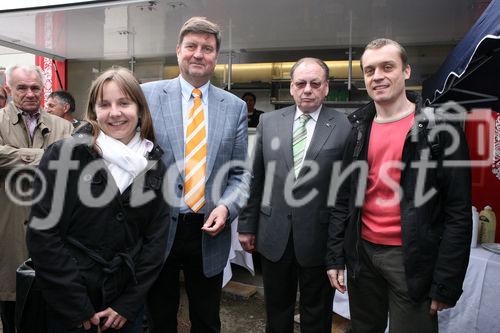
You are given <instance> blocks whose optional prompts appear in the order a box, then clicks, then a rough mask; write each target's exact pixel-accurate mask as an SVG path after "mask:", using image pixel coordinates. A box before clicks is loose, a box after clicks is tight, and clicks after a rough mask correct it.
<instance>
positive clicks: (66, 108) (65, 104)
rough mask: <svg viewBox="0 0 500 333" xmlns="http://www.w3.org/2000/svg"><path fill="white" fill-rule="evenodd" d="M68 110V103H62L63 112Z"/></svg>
mask: <svg viewBox="0 0 500 333" xmlns="http://www.w3.org/2000/svg"><path fill="white" fill-rule="evenodd" d="M68 112H69V104H68V103H64V113H68Z"/></svg>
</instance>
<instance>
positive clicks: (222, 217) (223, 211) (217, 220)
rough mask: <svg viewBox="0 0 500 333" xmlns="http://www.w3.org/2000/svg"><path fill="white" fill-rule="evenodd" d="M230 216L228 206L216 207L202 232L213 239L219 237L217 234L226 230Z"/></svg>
mask: <svg viewBox="0 0 500 333" xmlns="http://www.w3.org/2000/svg"><path fill="white" fill-rule="evenodd" d="M228 216H229V210H228V209H227V208H226V206H224V205H219V206H217V207H215V208H214V210H213V211H212V212H211V213H210V215H209V216H208V219H207V221H206V222H205V224H204V225H203V227H201V230H203V231H204V232H206V233H207V234H209V235H210V236H212V237H215V236H217V234H218V233H219V232H221V231H222V230H223V229H224V227H225V225H226V220H227V217H228Z"/></svg>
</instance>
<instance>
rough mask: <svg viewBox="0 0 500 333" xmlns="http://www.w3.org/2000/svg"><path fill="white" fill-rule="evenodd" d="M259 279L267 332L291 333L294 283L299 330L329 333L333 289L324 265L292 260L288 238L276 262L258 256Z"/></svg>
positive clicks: (290, 243) (291, 246)
mask: <svg viewBox="0 0 500 333" xmlns="http://www.w3.org/2000/svg"><path fill="white" fill-rule="evenodd" d="M262 276H263V280H264V298H265V302H266V314H267V323H266V332H267V333H293V315H294V310H295V300H296V296H297V283H298V285H299V291H300V299H299V312H300V331H301V332H302V333H330V332H331V328H332V304H333V289H332V287H331V285H330V282H329V280H328V277H327V275H326V269H325V267H324V266H319V267H302V266H300V265H299V264H298V262H297V259H296V257H295V252H294V249H293V241H292V239H291V236H290V239H289V240H288V244H287V248H286V250H285V253H284V254H283V257H282V258H281V259H280V260H278V261H277V262H272V261H269V260H267V259H266V258H265V257H262Z"/></svg>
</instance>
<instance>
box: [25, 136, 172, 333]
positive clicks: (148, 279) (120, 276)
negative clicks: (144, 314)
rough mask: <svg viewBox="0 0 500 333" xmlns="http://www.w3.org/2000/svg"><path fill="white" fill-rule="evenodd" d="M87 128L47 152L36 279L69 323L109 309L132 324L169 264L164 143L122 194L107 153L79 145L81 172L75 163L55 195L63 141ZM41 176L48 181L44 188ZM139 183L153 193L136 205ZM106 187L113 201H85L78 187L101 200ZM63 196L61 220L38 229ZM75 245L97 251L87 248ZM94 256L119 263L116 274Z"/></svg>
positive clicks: (32, 230)
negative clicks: (92, 203) (107, 163)
mask: <svg viewBox="0 0 500 333" xmlns="http://www.w3.org/2000/svg"><path fill="white" fill-rule="evenodd" d="M88 129H89V126H85V127H84V129H83V130H80V129H79V131H78V132H77V133H76V134H75V135H74V136H73V137H72V138H69V139H66V140H61V141H58V142H56V143H54V144H53V145H51V146H49V147H48V148H47V150H46V152H45V153H44V155H43V158H42V160H41V163H40V166H39V171H40V173H39V174H38V175H37V177H36V178H35V181H34V193H35V197H36V196H37V195H38V194H40V193H41V199H40V200H39V201H38V202H35V203H34V205H33V207H32V210H31V216H30V227H29V228H28V232H27V245H28V249H29V252H30V255H31V257H32V259H33V262H34V265H35V270H36V278H37V283H38V284H39V286H40V287H41V289H42V292H43V296H44V298H45V300H46V301H47V304H48V306H49V310H50V311H51V312H53V313H54V314H55V315H56V316H57V318H61V322H62V323H64V324H65V325H66V326H67V327H68V328H69V327H75V326H77V325H79V324H80V323H81V322H82V321H84V320H87V319H89V318H90V317H91V316H92V315H93V314H94V313H95V312H98V311H101V310H103V309H105V308H106V307H108V306H110V307H112V308H113V309H114V310H115V311H117V312H118V313H119V314H120V315H122V316H124V317H125V318H127V319H128V320H129V321H133V320H134V319H135V317H136V315H137V313H138V311H139V310H140V309H141V307H142V306H143V304H144V300H145V296H146V293H147V292H148V290H149V288H150V287H151V285H152V284H153V282H154V281H155V279H156V277H157V276H158V274H159V272H160V270H161V267H162V264H163V262H164V257H165V247H166V240H167V232H168V224H169V221H170V219H169V216H168V214H169V213H168V211H169V210H168V207H167V204H166V202H165V200H164V199H163V195H162V194H161V189H162V181H163V176H164V174H165V167H164V164H163V163H162V162H161V160H160V158H161V155H162V154H163V152H162V151H161V149H160V148H159V147H158V146H155V147H154V148H153V150H152V151H151V152H150V153H149V155H148V167H147V168H146V170H145V171H144V172H143V173H142V174H141V175H139V176H138V177H136V178H135V179H134V183H133V184H132V185H131V186H129V187H128V188H127V189H126V190H125V191H124V192H123V193H121V194H120V192H119V190H118V188H117V186H116V184H115V182H114V181H113V180H112V178H111V175H110V174H109V175H108V173H107V172H106V171H105V170H106V167H105V164H104V161H103V160H102V158H100V156H99V155H98V154H97V153H96V152H95V151H94V150H92V149H91V148H90V147H89V146H88V144H81V143H76V145H75V147H74V148H73V150H72V153H71V159H72V161H77V162H72V163H78V165H77V167H76V169H75V168H73V167H72V166H71V167H69V169H70V170H69V176H68V179H67V181H66V182H65V183H64V185H65V186H64V187H63V190H62V191H63V192H62V193H56V194H55V196H54V188H57V183H56V172H55V171H54V170H53V166H54V163H53V162H54V161H58V160H60V159H61V158H62V156H63V155H64V147H65V144H71V143H73V144H75V142H76V140H79V139H81V138H82V137H83V134H82V132H85V131H86V130H87V131H88ZM87 142H88V141H87ZM51 162H52V163H51ZM67 165H70V164H67ZM91 165H96V166H97V168H98V170H97V171H96V172H94V171H92V168H91ZM42 178H45V180H46V184H47V186H46V188H45V191H43V182H42ZM79 182H80V184H79ZM133 185H138V186H137V189H142V191H143V192H145V193H147V192H149V194H146V195H151V194H152V193H153V194H154V199H152V200H149V201H147V202H146V203H141V204H139V205H137V206H135V207H134V202H133V201H131V199H133V198H134V197H133V196H132V187H133ZM106 187H108V189H111V190H112V192H111V196H110V197H109V199H110V200H109V202H106V203H104V202H103V199H102V198H104V196H103V197H102V198H101V199H99V200H96V201H97V204H96V205H95V206H96V207H89V206H87V205H85V204H84V203H83V202H82V199H81V198H84V196H83V195H80V193H79V190H80V191H81V190H82V189H87V190H88V189H89V190H90V193H92V196H93V197H94V198H97V197H99V196H100V195H101V194H103V193H104V190H105V189H106ZM42 191H43V192H42ZM87 192H88V191H87ZM134 193H136V192H135V189H134ZM53 198H54V199H53ZM61 200H63V207H64V208H63V210H62V215H60V218H57V217H56V218H55V219H54V221H58V223H57V224H56V225H55V226H54V227H51V228H49V229H46V230H39V229H37V228H36V226H37V225H36V224H35V223H34V220H33V219H34V218H35V217H36V218H45V217H47V216H50V215H49V214H50V213H51V209H53V208H54V207H55V206H57V203H56V201H61ZM103 203H104V204H103ZM70 240H72V241H70ZM75 244H77V245H79V246H83V247H84V248H85V249H87V250H88V251H89V252H92V253H91V254H89V253H84V252H85V251H83V250H82V249H81V248H78V246H75ZM92 255H94V256H98V257H99V258H100V259H102V260H105V261H109V262H110V263H111V265H110V267H113V268H112V269H110V267H107V269H108V270H111V271H112V272H111V273H109V272H108V273H107V274H105V273H103V272H104V270H103V266H101V265H99V264H98V263H97V261H96V260H94V259H95V258H94V259H92V258H91V257H92ZM104 281H106V283H104ZM103 284H104V287H105V288H106V292H105V293H104V295H103ZM110 288H111V289H113V290H110Z"/></svg>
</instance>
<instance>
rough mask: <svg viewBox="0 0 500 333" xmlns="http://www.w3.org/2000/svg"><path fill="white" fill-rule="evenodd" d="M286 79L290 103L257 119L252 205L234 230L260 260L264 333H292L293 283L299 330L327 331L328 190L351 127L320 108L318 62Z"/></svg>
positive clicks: (323, 85)
mask: <svg viewBox="0 0 500 333" xmlns="http://www.w3.org/2000/svg"><path fill="white" fill-rule="evenodd" d="M290 75H291V84H290V93H291V95H292V96H293V99H294V100H295V105H293V106H291V107H287V108H284V109H282V110H279V111H275V112H269V113H265V114H263V115H262V116H261V119H260V123H259V125H258V127H257V139H256V144H255V153H254V154H255V155H254V160H253V168H252V182H251V186H250V199H249V202H248V206H247V207H246V208H245V209H244V211H243V213H242V215H241V216H240V219H239V222H238V232H239V233H240V235H239V238H240V242H241V244H242V246H243V248H244V249H245V250H247V251H253V250H254V249H256V250H257V251H258V252H260V253H261V254H262V272H263V278H264V293H265V302H266V311H267V325H266V332H279V333H283V332H293V315H294V309H295V298H296V293H297V281H298V283H299V288H300V289H299V290H300V316H301V318H300V325H301V332H304V333H308V332H321V333H326V332H328V333H329V332H330V331H331V323H332V316H331V313H332V312H331V309H332V301H333V289H332V287H331V286H330V283H329V280H328V277H327V273H326V268H325V259H326V258H325V255H326V240H327V235H328V228H329V224H330V216H329V211H328V208H327V203H328V192H329V186H330V181H331V174H332V165H333V163H334V162H335V161H337V160H341V158H342V152H343V148H344V142H345V140H346V138H347V135H348V133H349V131H350V128H351V126H350V125H349V122H348V121H347V118H346V116H345V115H344V114H342V113H340V112H337V111H335V110H333V109H330V108H327V107H324V106H322V102H323V100H324V98H325V96H326V95H327V94H328V77H329V71H328V67H327V66H326V64H325V63H324V62H323V61H321V60H319V59H315V58H303V59H300V60H299V61H298V62H297V63H296V64H295V65H294V66H293V67H292V70H291V73H290Z"/></svg>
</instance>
